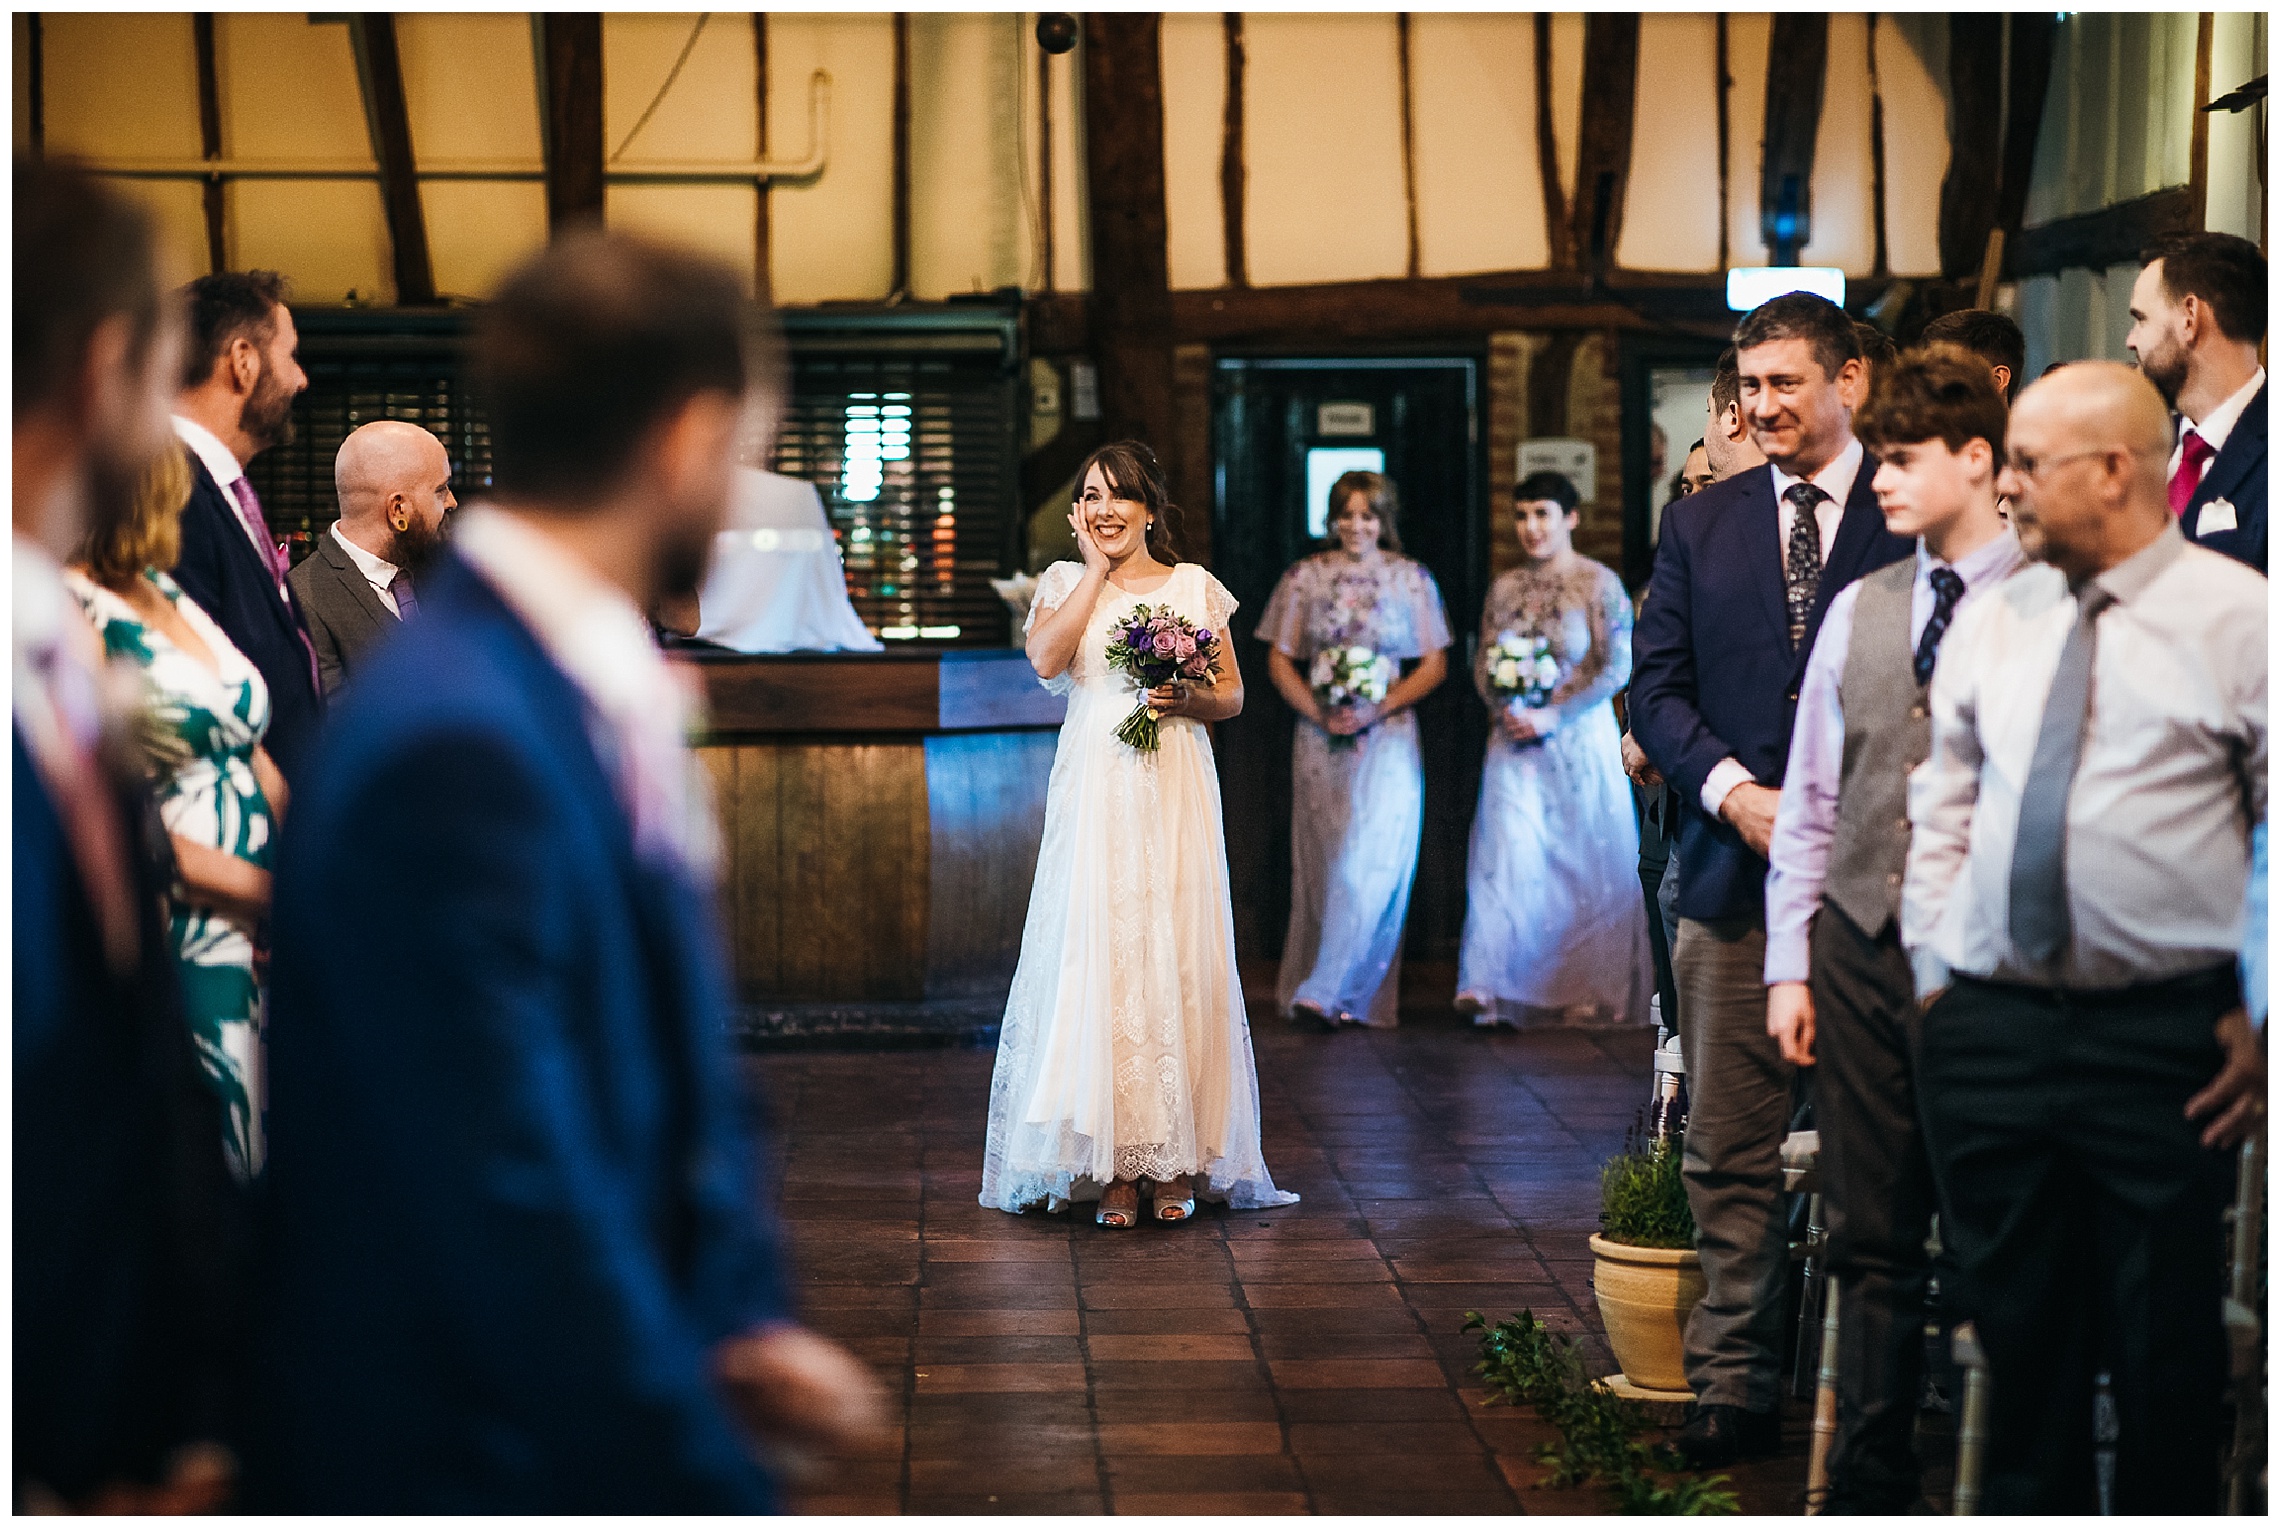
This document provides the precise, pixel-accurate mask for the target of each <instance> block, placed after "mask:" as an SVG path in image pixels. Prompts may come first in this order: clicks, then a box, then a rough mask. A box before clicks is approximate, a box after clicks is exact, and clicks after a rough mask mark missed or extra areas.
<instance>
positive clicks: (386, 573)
mask: <svg viewBox="0 0 2280 1528" xmlns="http://www.w3.org/2000/svg"><path fill="white" fill-rule="evenodd" d="M332 539H333V540H335V541H337V542H339V543H340V549H341V550H342V551H344V552H346V553H347V554H348V560H349V561H350V562H353V563H355V564H356V571H357V572H359V573H361V574H363V575H364V581H365V582H366V583H368V584H370V585H371V586H372V592H373V593H374V594H376V595H378V596H380V603H381V604H383V605H386V606H387V607H388V613H389V614H390V615H392V616H394V617H396V618H397V619H398V620H402V619H403V615H404V612H403V611H401V610H399V609H397V608H396V591H395V588H394V584H395V582H396V575H397V573H399V572H400V571H402V570H401V569H399V568H398V567H397V566H396V565H395V564H394V563H392V562H389V561H387V560H386V559H384V558H380V557H375V556H373V555H372V554H371V553H370V552H367V551H366V550H364V548H362V547H360V546H358V545H357V544H356V543H355V542H353V541H351V540H349V539H348V537H347V536H346V535H344V534H342V532H341V528H340V522H339V521H338V520H335V521H334V522H333V527H332Z"/></svg>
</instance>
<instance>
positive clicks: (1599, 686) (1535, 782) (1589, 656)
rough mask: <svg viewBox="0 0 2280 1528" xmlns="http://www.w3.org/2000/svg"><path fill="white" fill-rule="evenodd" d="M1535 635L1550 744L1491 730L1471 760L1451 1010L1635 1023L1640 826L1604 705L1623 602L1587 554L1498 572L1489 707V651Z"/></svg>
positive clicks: (1617, 662) (1484, 669) (1639, 995)
mask: <svg viewBox="0 0 2280 1528" xmlns="http://www.w3.org/2000/svg"><path fill="white" fill-rule="evenodd" d="M1508 632H1509V633H1514V634H1517V635H1520V636H1523V637H1528V636H1534V637H1541V638H1543V639H1544V641H1545V643H1546V644H1547V645H1548V646H1549V647H1550V649H1551V654H1552V657H1553V659H1554V661H1555V662H1556V663H1557V664H1558V666H1559V679H1558V682H1557V683H1556V684H1554V685H1553V687H1552V692H1551V697H1550V699H1549V700H1548V701H1547V702H1546V705H1545V709H1546V710H1547V711H1549V712H1550V713H1551V718H1550V720H1551V722H1552V732H1551V735H1550V736H1549V737H1545V738H1540V739H1537V740H1534V741H1531V742H1527V743H1515V742H1513V741H1512V740H1511V739H1510V738H1508V737H1506V736H1505V734H1504V731H1503V729H1502V728H1501V727H1499V728H1497V729H1496V730H1495V731H1493V732H1492V733H1491V734H1490V736H1489V744H1488V757H1487V758H1486V759H1485V760H1484V761H1483V762H1482V765H1481V781H1480V805H1479V807H1478V809H1477V810H1476V811H1475V812H1474V814H1473V831H1472V846H1471V850H1470V853H1469V855H1468V858H1467V862H1466V867H1465V933H1464V944H1463V948H1462V950H1461V952H1460V954H1459V957H1458V963H1457V1004H1458V1006H1459V1007H1460V1008H1464V1009H1468V1010H1470V1011H1472V1012H1473V1013H1474V1015H1475V1016H1476V1019H1477V1021H1478V1022H1480V1023H1483V1024H1494V1023H1503V1024H1510V1025H1515V1026H1525V1027H1532V1026H1536V1025H1541V1024H1581V1025H1596V1024H1630V1023H1644V1022H1645V1020H1646V1017H1647V993H1648V989H1649V979H1650V975H1651V971H1652V966H1651V958H1652V957H1651V956H1650V954H1649V952H1648V946H1647V911H1646V903H1645V901H1644V899H1643V898H1642V897H1641V896H1640V894H1639V878H1638V859H1639V829H1638V822H1637V819H1636V818H1635V817H1634V816H1633V814H1632V810H1631V790H1630V785H1629V782H1628V781H1626V780H1625V779H1624V777H1623V755H1622V738H1621V735H1620V734H1619V733H1618V731H1617V729H1616V726H1615V712H1614V708H1613V707H1611V706H1610V705H1609V704H1608V702H1609V701H1610V700H1612V699H1613V698H1614V695H1615V692H1616V691H1617V690H1620V689H1622V688H1623V686H1624V685H1626V684H1628V683H1630V679H1631V602H1630V600H1629V599H1628V598H1626V597H1625V595H1624V593H1623V584H1622V581H1621V580H1620V579H1618V578H1617V577H1616V576H1615V575H1614V574H1613V573H1611V572H1610V571H1608V570H1607V569H1606V568H1605V567H1603V566H1602V565H1600V564H1599V563H1596V562H1593V561H1592V560H1591V559H1589V558H1587V557H1568V558H1563V559H1560V560H1559V561H1556V562H1554V563H1551V564H1549V565H1524V566H1521V567H1518V568H1514V569H1512V570H1511V571H1510V572H1508V573H1505V574H1504V575H1503V576H1502V577H1500V578H1498V579H1497V581H1496V583H1495V584H1494V586H1493V587H1491V588H1490V590H1489V592H1488V599H1487V602H1486V604H1485V605H1484V607H1483V608H1482V610H1481V622H1480V645H1479V657H1478V658H1477V659H1476V660H1475V663H1474V665H1473V683H1474V684H1475V685H1476V686H1477V687H1478V688H1479V690H1480V694H1481V698H1482V699H1483V700H1485V701H1487V702H1488V705H1489V709H1490V710H1491V711H1495V710H1497V709H1499V708H1500V707H1502V706H1503V705H1504V704H1505V701H1504V699H1503V698H1502V697H1500V696H1498V695H1497V694H1496V693H1494V690H1493V689H1492V687H1491V685H1490V684H1489V677H1488V663H1489V651H1490V649H1491V648H1493V647H1494V646H1495V645H1496V643H1497V641H1498V639H1499V638H1501V637H1503V636H1504V635H1505V634H1506V633H1508Z"/></svg>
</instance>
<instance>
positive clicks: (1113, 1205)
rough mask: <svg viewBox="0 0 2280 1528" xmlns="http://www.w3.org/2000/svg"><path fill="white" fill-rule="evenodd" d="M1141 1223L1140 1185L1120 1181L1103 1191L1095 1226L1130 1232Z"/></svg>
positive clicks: (1094, 1222)
mask: <svg viewBox="0 0 2280 1528" xmlns="http://www.w3.org/2000/svg"><path fill="white" fill-rule="evenodd" d="M1139 1223H1140V1185H1139V1184H1137V1183H1126V1182H1123V1181H1121V1180H1120V1181H1118V1182H1115V1183H1111V1184H1110V1185H1109V1186H1108V1187H1107V1188H1105V1189H1103V1190H1101V1195H1100V1208H1099V1209H1097V1210H1095V1211H1093V1224H1095V1225H1102V1226H1111V1227H1114V1228H1115V1229H1117V1230H1119V1231H1128V1230H1130V1229H1131V1228H1132V1227H1134V1226H1136V1225H1138V1224H1139Z"/></svg>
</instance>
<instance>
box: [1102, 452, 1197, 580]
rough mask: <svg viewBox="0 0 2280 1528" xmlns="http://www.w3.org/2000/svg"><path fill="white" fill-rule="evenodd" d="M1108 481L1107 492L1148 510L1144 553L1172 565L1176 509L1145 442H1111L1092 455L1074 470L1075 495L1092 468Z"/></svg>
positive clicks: (1176, 549) (1175, 554) (1176, 553)
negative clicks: (1097, 469)
mask: <svg viewBox="0 0 2280 1528" xmlns="http://www.w3.org/2000/svg"><path fill="white" fill-rule="evenodd" d="M1095 467H1098V468H1099V469H1100V475H1101V476H1102V477H1104V478H1106V479H1108V486H1109V490H1110V492H1111V493H1113V494H1114V495H1115V496H1116V497H1117V498H1119V499H1123V500H1126V501H1127V502H1129V503H1134V504H1138V505H1139V506H1140V507H1141V508H1143V509H1145V510H1147V511H1148V531H1147V543H1148V554H1149V555H1150V556H1151V557H1154V558H1155V559H1156V560H1157V561H1158V562H1161V563H1166V564H1170V563H1176V562H1178V561H1179V560H1180V551H1179V520H1178V516H1179V512H1180V511H1179V506H1178V505H1176V504H1174V503H1173V502H1172V496H1171V492H1170V490H1168V489H1166V488H1165V486H1164V468H1163V464H1162V463H1160V462H1158V461H1157V460H1156V453H1155V452H1154V451H1153V450H1151V449H1150V448H1149V447H1148V445H1147V443H1146V442H1144V441H1138V440H1114V441H1110V442H1109V443H1108V444H1107V445H1105V446H1102V447H1101V448H1100V449H1099V450H1097V451H1095V452H1093V454H1092V455H1090V456H1088V457H1086V458H1085V460H1084V465H1082V466H1080V467H1079V468H1077V496H1078V498H1080V499H1081V498H1083V497H1084V491H1085V479H1086V478H1088V477H1090V476H1092V470H1093V468H1095Z"/></svg>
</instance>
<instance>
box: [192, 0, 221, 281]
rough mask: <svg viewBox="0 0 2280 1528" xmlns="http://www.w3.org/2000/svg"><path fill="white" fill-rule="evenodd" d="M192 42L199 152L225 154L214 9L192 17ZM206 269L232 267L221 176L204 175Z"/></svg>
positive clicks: (213, 156) (212, 155)
mask: <svg viewBox="0 0 2280 1528" xmlns="http://www.w3.org/2000/svg"><path fill="white" fill-rule="evenodd" d="M190 42H191V47H192V51H193V52H194V53H195V54H196V56H197V61H198V152H199V154H200V155H202V156H203V157H205V158H207V159H219V158H221V157H222V86H221V74H220V70H219V69H218V68H217V67H216V66H215V63H214V13H213V12H212V11H199V12H196V13H195V14H193V15H192V16H191V18H190ZM204 191H205V198H204V199H205V211H206V269H207V270H209V271H226V270H228V269H229V268H230V256H229V248H228V240H227V239H226V238H225V237H224V234H223V207H222V178H221V177H220V176H219V175H209V176H207V177H206V179H205V184H204Z"/></svg>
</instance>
